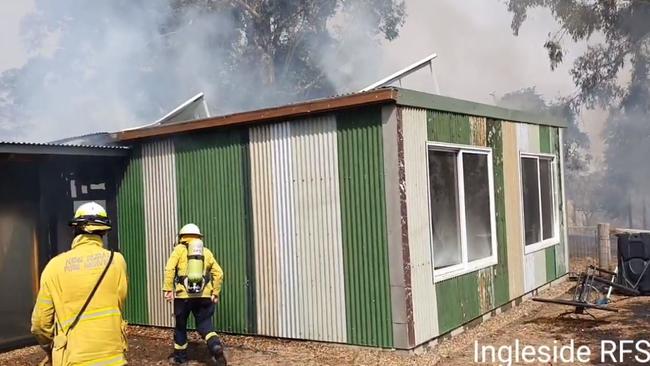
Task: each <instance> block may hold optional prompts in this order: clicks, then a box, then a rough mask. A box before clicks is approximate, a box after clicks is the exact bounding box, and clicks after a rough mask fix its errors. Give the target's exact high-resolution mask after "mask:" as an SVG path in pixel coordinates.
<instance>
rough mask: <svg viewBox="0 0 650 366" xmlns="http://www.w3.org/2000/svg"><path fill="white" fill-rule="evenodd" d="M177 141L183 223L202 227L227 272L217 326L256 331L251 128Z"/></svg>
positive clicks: (217, 313) (235, 330)
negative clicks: (251, 196)
mask: <svg viewBox="0 0 650 366" xmlns="http://www.w3.org/2000/svg"><path fill="white" fill-rule="evenodd" d="M175 145H176V154H177V156H176V169H177V179H178V184H177V187H178V201H179V202H178V207H179V208H178V209H179V221H180V222H181V223H187V222H193V223H196V224H197V225H199V227H200V228H201V229H202V231H203V234H204V236H205V243H206V245H207V246H208V248H210V250H212V251H213V253H214V254H215V257H216V259H217V261H218V262H219V264H220V265H221V267H222V268H223V271H224V285H223V290H222V293H221V299H220V303H219V305H218V306H217V312H216V316H215V324H216V326H217V329H219V330H221V331H227V332H236V333H254V332H255V321H254V319H255V311H254V298H253V296H254V295H253V294H254V280H253V279H254V276H253V275H252V268H253V266H252V263H253V258H252V255H253V254H252V240H251V225H250V220H251V205H250V168H249V157H248V130H247V129H233V130H227V131H223V132H221V131H220V132H215V133H203V134H201V135H188V136H183V137H179V138H177V139H176V141H175Z"/></svg>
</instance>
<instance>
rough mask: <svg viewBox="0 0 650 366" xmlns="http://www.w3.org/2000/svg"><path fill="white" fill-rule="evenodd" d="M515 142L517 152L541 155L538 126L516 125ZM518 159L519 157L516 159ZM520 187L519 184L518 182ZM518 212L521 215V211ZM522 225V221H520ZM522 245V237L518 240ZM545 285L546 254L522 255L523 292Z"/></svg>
mask: <svg viewBox="0 0 650 366" xmlns="http://www.w3.org/2000/svg"><path fill="white" fill-rule="evenodd" d="M517 137H518V138H517V140H518V147H519V152H523V153H534V154H538V153H541V150H540V139H539V126H537V125H530V124H524V123H519V124H517ZM517 159H519V157H517ZM519 185H521V182H519ZM522 209H523V208H521V207H520V208H519V212H520V215H521V210H522ZM522 225H523V219H522ZM520 240H521V242H522V246H523V245H524V244H523V240H524V239H523V237H522V238H521V239H520ZM545 283H546V252H545V251H544V250H542V251H536V252H534V253H529V254H525V255H524V290H525V291H524V292H528V291H531V290H533V289H535V288H537V287H539V286H541V285H543V284H545Z"/></svg>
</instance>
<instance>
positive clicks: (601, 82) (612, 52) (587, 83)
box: [508, 0, 650, 222]
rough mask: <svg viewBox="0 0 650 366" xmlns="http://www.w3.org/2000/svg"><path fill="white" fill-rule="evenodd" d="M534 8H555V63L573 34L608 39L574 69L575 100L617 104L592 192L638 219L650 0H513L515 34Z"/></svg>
mask: <svg viewBox="0 0 650 366" xmlns="http://www.w3.org/2000/svg"><path fill="white" fill-rule="evenodd" d="M534 7H545V8H548V9H549V10H550V11H551V13H552V15H553V16H554V18H555V19H556V20H557V22H558V23H559V25H560V29H559V30H556V31H554V32H551V33H549V39H548V40H547V42H546V43H545V44H544V47H545V48H546V49H547V50H548V55H549V59H550V62H551V68H552V69H554V68H555V67H556V66H557V64H558V63H560V62H562V61H563V56H564V51H563V47H564V46H563V40H564V38H565V37H567V36H569V37H570V38H571V39H572V40H573V41H579V40H590V41H592V42H595V41H598V40H600V42H597V43H595V44H592V45H590V46H589V47H588V49H587V51H586V52H585V53H584V54H583V55H581V56H580V57H578V58H577V59H576V61H575V63H574V65H573V67H572V69H571V75H572V77H573V80H574V82H575V84H576V86H577V92H576V93H575V94H574V95H571V96H569V98H568V101H569V106H570V107H571V109H573V110H575V111H578V110H580V108H581V107H583V106H585V107H587V108H592V107H596V106H598V107H601V108H604V109H606V110H608V111H609V118H608V123H607V129H606V132H605V136H604V138H605V140H606V142H607V150H606V152H605V164H606V166H605V169H604V170H605V171H604V176H603V177H602V178H601V179H602V184H601V188H600V190H599V192H598V194H594V197H592V199H593V200H596V199H598V200H600V201H601V203H602V206H603V207H604V208H605V209H606V210H607V212H608V213H609V215H610V216H612V217H613V218H620V217H622V216H625V215H628V216H630V217H628V219H629V222H631V221H632V218H631V215H632V214H631V213H630V212H631V205H632V204H631V202H632V201H633V200H635V201H645V200H646V197H647V196H648V195H650V189H647V188H645V187H647V182H648V181H649V180H650V172H649V171H648V169H644V166H646V165H647V163H646V161H647V158H648V156H650V143H649V142H650V118H649V117H648V116H649V115H650V114H649V112H650V73H649V71H650V62H649V61H650V21H649V19H650V1H642V0H632V1H622V0H595V1H587V0H510V1H509V2H508V9H509V10H510V11H511V12H512V13H513V20H512V29H513V31H514V33H515V35H516V34H518V32H519V29H520V28H521V26H522V24H523V23H524V22H525V20H526V13H527V11H528V10H529V9H530V8H534ZM567 181H569V179H567ZM596 197H598V198H596ZM644 205H645V204H644ZM643 212H645V210H643Z"/></svg>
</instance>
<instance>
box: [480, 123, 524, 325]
mask: <svg viewBox="0 0 650 366" xmlns="http://www.w3.org/2000/svg"><path fill="white" fill-rule="evenodd" d="M486 129H487V132H486V134H487V138H486V140H487V146H488V147H490V148H492V170H493V180H494V210H495V220H496V233H495V235H496V236H497V260H498V262H497V264H496V266H494V271H490V275H487V274H486V275H485V276H484V279H482V278H481V273H479V287H480V288H481V289H482V290H481V291H482V292H483V293H486V294H487V295H486V296H484V298H486V299H487V300H491V301H492V302H491V303H488V302H487V301H483V300H482V301H481V305H482V306H481V310H482V311H481V313H485V312H486V311H487V310H486V309H491V308H495V307H498V306H501V305H503V304H505V303H506V302H508V300H510V296H509V273H510V271H509V263H508V250H509V248H510V245H516V244H515V243H516V242H515V243H513V244H510V242H508V236H507V231H508V226H509V225H508V224H507V222H506V212H505V211H506V208H505V205H506V203H505V201H506V195H505V188H504V185H505V177H504V171H503V122H502V121H500V120H493V119H487V122H486ZM492 276H493V278H491V277H492ZM490 281H491V282H490ZM490 291H491V292H492V293H491V294H490ZM490 295H491V297H490Z"/></svg>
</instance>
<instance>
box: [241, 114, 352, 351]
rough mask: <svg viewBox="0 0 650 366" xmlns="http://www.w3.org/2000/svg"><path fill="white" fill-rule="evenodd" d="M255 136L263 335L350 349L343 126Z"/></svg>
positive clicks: (255, 132)
mask: <svg viewBox="0 0 650 366" xmlns="http://www.w3.org/2000/svg"><path fill="white" fill-rule="evenodd" d="M250 133H251V168H252V170H251V172H252V194H253V202H254V204H253V215H254V220H253V221H254V223H255V225H254V230H253V232H254V237H255V243H256V258H257V261H256V265H255V268H256V271H255V273H256V278H257V282H258V284H259V285H258V288H257V299H258V310H259V311H258V315H257V319H258V324H259V333H260V334H265V335H273V336H281V337H289V338H304V339H314V340H323V341H334V342H346V341H347V333H346V312H345V291H344V290H345V286H344V271H343V244H342V234H341V216H340V204H339V201H340V192H339V176H338V165H337V161H338V149H337V138H336V120H335V118H334V116H326V117H321V118H315V119H310V120H303V121H293V122H291V123H280V124H273V125H265V126H260V127H255V128H252V129H251V132H250Z"/></svg>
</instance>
